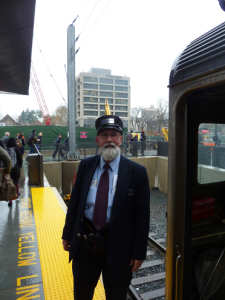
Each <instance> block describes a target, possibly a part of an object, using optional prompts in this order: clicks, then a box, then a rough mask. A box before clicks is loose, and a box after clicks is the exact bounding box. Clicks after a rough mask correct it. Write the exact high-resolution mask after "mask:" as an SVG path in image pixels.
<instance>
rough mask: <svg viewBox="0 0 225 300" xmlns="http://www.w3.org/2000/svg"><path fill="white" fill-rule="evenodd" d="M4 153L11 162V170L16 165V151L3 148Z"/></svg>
mask: <svg viewBox="0 0 225 300" xmlns="http://www.w3.org/2000/svg"><path fill="white" fill-rule="evenodd" d="M5 150H6V152H7V153H8V154H9V156H10V158H11V160H12V168H14V167H15V165H16V164H17V158H16V151H15V150H14V149H13V148H5Z"/></svg>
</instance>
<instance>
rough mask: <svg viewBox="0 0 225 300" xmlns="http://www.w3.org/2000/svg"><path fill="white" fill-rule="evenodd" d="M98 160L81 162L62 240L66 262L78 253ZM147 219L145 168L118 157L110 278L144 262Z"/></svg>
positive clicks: (109, 249)
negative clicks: (66, 251)
mask: <svg viewBox="0 0 225 300" xmlns="http://www.w3.org/2000/svg"><path fill="white" fill-rule="evenodd" d="M99 160H100V156H99V155H98V156H94V157H90V158H87V159H84V160H82V161H81V162H80V165H79V168H78V173H77V177H76V182H75V185H74V188H73V191H72V194H71V198H70V203H69V207H68V212H67V216H66V223H65V227H64V230H63V236H62V238H63V239H64V240H69V241H70V255H69V260H71V259H73V258H74V257H75V256H76V253H77V252H78V251H79V245H80V241H81V239H82V238H83V237H82V232H83V218H84V211H85V204H86V199H87V195H88V191H89V187H90V184H91V181H92V178H93V175H94V172H95V169H96V167H97V165H98V163H99ZM149 217H150V191H149V181H148V176H147V172H146V169H145V167H143V166H141V165H139V164H137V163H135V162H133V161H131V160H129V159H127V158H125V157H124V156H121V159H120V164H119V171H118V180H117V187H116V193H115V196H114V202H113V207H112V214H111V218H110V223H109V229H108V240H107V263H108V266H109V270H111V274H112V275H113V276H114V275H115V276H116V274H118V273H120V274H121V273H125V272H126V271H127V270H128V269H129V268H130V267H129V264H130V260H131V258H133V259H136V260H144V259H145V258H146V250H147V238H148V232H149Z"/></svg>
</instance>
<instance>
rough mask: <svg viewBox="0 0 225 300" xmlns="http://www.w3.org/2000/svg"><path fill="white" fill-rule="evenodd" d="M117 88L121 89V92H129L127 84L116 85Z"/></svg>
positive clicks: (117, 89)
mask: <svg viewBox="0 0 225 300" xmlns="http://www.w3.org/2000/svg"><path fill="white" fill-rule="evenodd" d="M115 90H116V91H119V92H128V87H126V86H116V87H115Z"/></svg>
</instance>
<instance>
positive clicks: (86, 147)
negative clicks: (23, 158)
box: [37, 141, 158, 162]
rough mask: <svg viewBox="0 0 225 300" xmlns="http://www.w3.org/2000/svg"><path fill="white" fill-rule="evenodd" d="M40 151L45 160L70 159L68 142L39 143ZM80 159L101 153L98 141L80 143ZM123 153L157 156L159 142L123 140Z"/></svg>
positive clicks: (135, 155)
mask: <svg viewBox="0 0 225 300" xmlns="http://www.w3.org/2000/svg"><path fill="white" fill-rule="evenodd" d="M37 149H38V151H39V152H40V153H41V154H42V156H43V161H44V162H45V161H58V162H60V161H65V160H68V159H69V157H68V151H69V145H68V144H64V143H61V144H58V145H54V144H41V145H37ZM76 150H77V153H78V159H83V158H87V157H90V156H95V155H97V154H98V153H99V146H98V145H97V143H96V142H91V143H78V144H77V145H76ZM120 150H121V154H122V155H124V156H126V157H143V156H157V155H158V142H156V141H145V142H141V141H138V142H123V143H122V145H121V146H120Z"/></svg>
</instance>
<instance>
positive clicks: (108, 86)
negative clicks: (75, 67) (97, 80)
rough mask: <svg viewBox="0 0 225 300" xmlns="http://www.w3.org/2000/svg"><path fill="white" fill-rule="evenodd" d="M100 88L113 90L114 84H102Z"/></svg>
mask: <svg viewBox="0 0 225 300" xmlns="http://www.w3.org/2000/svg"><path fill="white" fill-rule="evenodd" d="M100 90H106V91H113V86H112V85H104V84H100Z"/></svg>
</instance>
